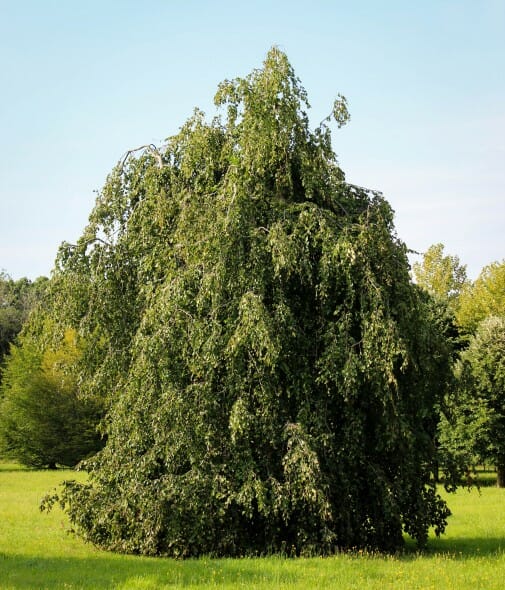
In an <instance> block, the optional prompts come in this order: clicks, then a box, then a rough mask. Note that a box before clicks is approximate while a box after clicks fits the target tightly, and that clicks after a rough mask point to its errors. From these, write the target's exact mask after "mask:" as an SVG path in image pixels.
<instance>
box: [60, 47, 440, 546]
mask: <svg viewBox="0 0 505 590" xmlns="http://www.w3.org/2000/svg"><path fill="white" fill-rule="evenodd" d="M216 103H217V104H218V105H219V106H221V107H222V108H223V109H224V116H223V118H216V119H215V120H213V121H212V122H211V123H208V122H206V120H205V119H204V117H203V114H202V113H200V112H198V111H197V112H195V114H194V116H193V117H192V118H191V119H190V120H189V121H188V122H187V123H186V124H185V125H184V126H183V127H182V128H181V130H180V133H179V134H178V135H176V136H175V137H172V138H170V139H169V140H168V143H167V145H166V146H165V147H164V148H163V150H160V151H159V152H156V153H154V152H153V150H150V151H149V152H147V151H146V152H145V153H144V154H143V155H141V156H140V157H138V158H128V159H127V160H126V161H124V162H122V163H121V165H120V166H118V167H117V168H116V169H115V170H114V171H113V172H112V174H111V175H110V177H109V179H108V181H107V184H106V186H105V188H104V190H103V191H102V193H101V195H100V197H99V199H98V201H97V205H96V207H95V209H94V211H93V213H92V215H91V218H90V225H89V226H88V228H87V229H86V231H85V233H84V235H83V236H82V238H81V239H80V241H79V242H78V244H77V245H75V246H70V245H66V246H64V247H63V248H62V250H61V252H60V257H59V267H58V270H57V272H56V275H55V279H54V280H55V284H57V285H58V287H57V288H55V290H54V301H55V304H54V305H55V309H57V310H58V311H57V315H59V320H58V321H60V322H61V324H62V325H64V324H65V323H66V324H68V325H73V326H75V327H77V328H78V329H79V331H80V332H81V333H82V334H83V335H85V336H86V339H88V340H90V339H93V338H94V339H95V341H96V346H95V347H93V348H92V349H91V348H90V350H88V351H87V352H86V353H85V356H86V355H87V357H86V358H88V361H87V362H88V365H89V367H91V369H90V370H89V371H88V374H87V376H86V378H85V379H84V381H86V380H87V381H86V382H87V383H88V387H89V388H90V389H93V390H94V391H95V392H96V391H101V392H103V394H104V395H106V396H107V399H108V400H109V407H110V409H109V412H108V414H107V418H106V421H105V424H104V428H105V430H106V432H107V435H108V442H107V445H106V446H105V448H104V449H103V450H102V451H101V452H100V453H99V454H98V455H97V456H96V457H95V458H94V459H92V460H91V461H89V462H87V463H86V468H87V469H88V470H89V471H90V483H89V484H75V483H72V482H67V484H66V487H65V491H64V493H63V496H62V498H61V499H62V501H63V502H64V503H65V504H67V508H68V511H69V514H70V518H71V520H72V522H73V524H74V525H75V526H76V527H77V528H78V530H79V531H80V532H81V534H82V535H83V536H84V537H85V538H86V539H88V540H90V541H92V542H93V543H95V544H97V545H99V546H101V547H106V548H109V549H113V550H118V551H125V552H138V553H143V554H152V555H155V554H164V555H174V556H188V555H198V554H202V553H212V554H220V555H243V554H254V553H262V552H266V551H280V552H287V553H290V554H299V553H311V552H314V553H327V552H332V551H334V550H337V549H342V548H358V547H368V548H380V549H386V550H394V549H397V548H398V547H400V546H401V545H402V533H403V531H406V532H407V533H409V534H410V535H412V536H413V537H414V538H415V539H417V541H418V542H419V543H420V544H423V543H424V542H425V541H426V538H427V533H428V529H429V528H430V527H432V526H433V527H435V529H436V531H437V532H441V531H443V530H444V528H445V524H446V517H447V515H448V510H447V508H446V506H445V504H444V502H443V501H442V500H441V498H440V497H439V496H438V495H437V494H436V490H435V487H434V484H433V482H432V481H431V479H430V474H431V472H432V470H433V468H434V462H435V448H434V444H433V440H434V436H435V431H436V426H437V420H438V404H439V402H440V400H441V397H442V395H443V389H444V382H445V381H446V380H447V379H448V378H449V374H450V371H449V356H450V355H449V352H448V350H447V346H446V342H445V340H444V337H443V335H442V333H441V331H440V330H439V329H438V327H437V325H436V324H435V323H434V322H433V321H431V320H432V318H431V316H430V313H431V312H430V310H429V305H428V304H427V300H426V297H425V296H424V295H422V293H421V292H420V290H418V289H417V287H415V286H414V285H412V283H411V281H410V279H409V267H408V262H407V258H406V249H405V247H404V245H403V244H402V243H401V242H400V241H398V240H397V238H396V237H395V234H394V228H393V213H392V210H391V208H390V206H389V205H388V203H387V202H386V201H385V200H384V199H383V198H382V196H381V195H380V194H375V193H370V192H368V191H365V190H363V189H359V188H357V187H353V186H351V185H349V184H347V183H346V182H345V181H344V175H343V173H342V171H341V170H340V168H339V167H338V165H337V161H336V158H335V155H334V153H333V151H332V148H331V144H330V132H329V128H328V127H327V124H326V122H324V123H323V124H322V125H321V126H320V127H319V128H317V129H316V130H315V131H311V130H310V128H309V122H308V118H307V115H306V109H307V107H308V104H307V99H306V95H305V91H304V90H303V88H302V87H301V86H300V83H299V81H298V79H297V78H296V77H295V75H294V73H293V71H292V68H291V66H290V64H289V63H288V61H287V59H286V57H285V55H283V54H282V53H281V52H280V51H278V50H277V49H273V50H271V51H270V53H269V54H268V57H267V59H266V61H265V62H264V65H263V68H262V69H259V70H256V71H254V72H253V73H252V74H250V75H249V76H248V77H247V78H245V79H237V80H233V81H226V82H224V83H223V84H222V85H221V86H220V87H219V90H218V93H217V95H216ZM334 111H335V115H336V116H337V119H338V122H339V123H343V122H345V120H346V119H347V118H348V114H347V110H346V107H345V101H344V100H343V99H341V100H340V102H339V103H338V104H337V105H336V106H335V109H334ZM160 164H161V166H160Z"/></svg>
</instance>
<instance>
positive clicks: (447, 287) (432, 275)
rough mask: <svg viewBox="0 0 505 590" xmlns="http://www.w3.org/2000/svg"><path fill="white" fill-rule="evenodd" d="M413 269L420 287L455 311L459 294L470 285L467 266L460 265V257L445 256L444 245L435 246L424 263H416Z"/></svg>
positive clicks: (428, 252)
mask: <svg viewBox="0 0 505 590" xmlns="http://www.w3.org/2000/svg"><path fill="white" fill-rule="evenodd" d="M412 269H413V272H414V277H415V280H416V283H417V284H418V285H419V286H420V287H422V288H423V289H426V291H428V293H430V294H431V295H433V296H434V297H437V298H439V299H441V300H445V301H447V302H448V303H449V305H450V306H451V308H452V309H453V310H454V309H455V307H456V305H457V300H458V296H459V294H460V293H461V291H462V290H463V289H464V288H465V286H467V285H468V279H467V277H466V265H462V264H461V263H460V261H459V257H458V256H450V255H446V256H444V246H443V244H434V245H432V246H430V247H429V248H428V250H427V251H426V252H425V253H424V255H423V260H422V262H415V263H414V264H413V266H412Z"/></svg>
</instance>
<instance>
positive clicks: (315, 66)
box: [0, 0, 505, 278]
mask: <svg viewBox="0 0 505 590" xmlns="http://www.w3.org/2000/svg"><path fill="white" fill-rule="evenodd" d="M274 44H275V45H278V46H279V47H280V48H281V49H282V50H284V51H285V52H286V53H287V55H288V57H289V59H290V61H291V63H292V65H293V66H294V68H295V71H296V73H297V75H298V76H299V77H300V78H301V80H302V83H303V85H304V86H305V88H306V90H307V92H308V94H309V100H310V102H311V105H312V109H311V119H312V120H313V122H314V123H317V122H319V121H320V120H321V119H322V118H323V117H324V116H325V115H326V114H327V113H328V112H329V110H330V108H331V104H332V102H333V100H334V98H335V97H336V94H337V93H338V92H340V93H342V94H344V95H345V96H346V97H347V99H348V101H349V108H350V111H351V117H352V119H351V122H350V123H349V125H348V126H347V127H345V128H343V129H341V130H335V133H334V138H333V139H334V148H335V151H336V152H337V154H338V156H339V161H340V164H341V166H342V168H343V169H344V171H345V172H346V174H347V180H348V181H349V182H353V183H355V184H360V185H364V186H367V187H371V188H376V189H379V190H382V191H383V192H384V194H385V196H386V198H387V199H388V200H389V201H390V203H391V204H392V206H393V208H394V209H395V211H396V227H397V232H398V235H399V237H400V238H401V239H402V240H404V241H405V242H406V244H407V246H408V247H410V248H412V249H414V250H417V251H423V250H425V249H426V248H427V247H428V246H429V245H431V244H433V243H436V242H442V243H444V244H445V248H446V252H447V253H449V254H456V255H458V256H459V257H460V259H461V262H462V263H465V264H467V265H468V274H469V276H470V277H471V278H475V277H476V276H477V275H478V273H479V272H480V270H481V269H482V267H483V266H485V265H487V264H489V263H490V262H492V261H494V260H502V259H503V258H505V67H504V66H505V0H481V1H475V0H473V1H471V2H470V1H466V0H425V1H424V2H414V1H409V0H402V1H400V0H399V1H396V2H395V1H388V0H384V1H382V2H379V1H378V0H377V1H372V0H369V1H360V0H355V1H353V2H349V1H345V2H340V1H338V0H333V1H330V0H328V1H322V0H312V1H304V2H298V1H296V0H289V1H284V0H281V1H275V0H268V1H263V0H259V1H258V0H257V1H255V2H244V3H241V2H238V1H236V0H235V1H234V2H231V1H220V0H213V1H212V2H210V1H209V2H207V1H203V0H186V1H185V2H176V1H169V0H166V1H161V0H145V1H144V2H138V0H137V1H135V2H132V1H130V0H121V1H120V0H100V1H98V0H86V1H85V2H76V1H70V0H39V1H37V0H24V1H23V0H0V76H1V86H0V132H1V139H0V150H1V154H0V269H3V270H5V271H6V272H8V273H9V274H10V275H11V276H12V277H13V278H20V277H21V276H28V277H30V278H35V277H36V276H38V275H42V274H44V275H48V274H49V273H50V271H51V268H52V266H53V262H54V258H55V255H56V251H57V248H58V245H59V244H60V243H61V242H62V241H63V240H66V241H70V242H73V241H75V240H76V239H77V237H78V236H79V235H80V234H81V232H82V230H83V228H84V226H85V225H86V222H87V218H88V215H89V213H90V211H91V209H92V207H93V203H94V200H95V197H96V195H95V193H94V191H96V190H98V189H100V188H101V186H102V185H103V182H104V180H105V177H106V175H107V173H108V172H109V171H110V169H111V168H112V167H113V165H114V164H115V163H116V162H117V161H118V159H119V158H120V157H121V156H122V154H124V152H125V151H127V150H128V149H130V148H133V147H137V146H138V145H141V144H145V143H150V142H154V143H156V144H160V143H162V142H163V140H164V139H165V138H166V137H167V136H170V135H172V134H174V133H176V132H177V130H178V128H179V127H180V126H181V125H182V124H183V122H184V121H185V120H186V118H187V117H188V116H190V114H191V112H192V110H193V107H195V106H198V107H200V108H202V109H203V110H205V111H206V112H207V113H208V114H209V115H213V114H214V107H213V106H212V99H213V95H214V92H215V89H216V87H217V84H218V83H219V82H220V81H221V80H223V79H224V78H230V77H235V76H242V75H246V74H247V73H248V72H249V71H250V70H251V69H252V68H254V67H259V66H261V62H262V60H263V58H264V57H265V54H266V52H267V51H268V49H269V48H270V47H271V46H272V45H274Z"/></svg>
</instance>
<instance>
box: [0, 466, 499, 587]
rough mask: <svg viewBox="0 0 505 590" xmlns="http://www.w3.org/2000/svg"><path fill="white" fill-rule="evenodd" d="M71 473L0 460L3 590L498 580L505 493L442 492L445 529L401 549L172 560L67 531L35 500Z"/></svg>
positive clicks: (479, 583)
mask: <svg viewBox="0 0 505 590" xmlns="http://www.w3.org/2000/svg"><path fill="white" fill-rule="evenodd" d="M83 477H84V476H83V474H75V473H73V472H70V471H67V472H62V471H59V472H48V471H25V470H20V469H19V468H18V467H17V466H16V465H8V464H5V463H3V464H0V588H1V589H2V590H3V589H28V588H37V589H44V588H47V589H51V590H52V589H63V588H66V589H70V588H87V589H88V588H89V589H98V590H100V589H105V588H107V589H123V588H124V589H126V588H138V589H146V588H152V589H159V588H171V589H174V588H195V589H204V588H262V589H267V588H268V589H277V588H281V589H282V588H286V589H287V588H296V589H300V590H301V589H310V588H321V589H328V588H339V589H340V588H356V589H357V588H360V589H361V588H372V589H381V590H383V589H385V588H395V589H401V588H418V589H423V590H426V589H430V588H434V589H435V588H436V589H437V590H446V589H452V588H454V589H457V590H464V589H466V588H468V589H470V588H471V589H472V590H475V589H483V590H484V589H485V590H488V589H494V588H496V589H500V590H502V589H503V588H504V587H505V490H499V489H496V488H495V487H483V488H482V489H481V491H480V493H479V492H478V491H477V490H472V491H471V492H468V491H467V490H464V489H462V490H460V491H458V493H457V494H451V495H450V496H448V500H449V505H450V507H451V510H452V511H453V516H451V517H450V519H449V527H448V531H447V534H446V535H444V536H443V537H442V538H441V539H433V540H431V541H430V544H429V548H428V550H427V551H426V552H424V553H422V554H418V553H416V552H415V550H410V549H409V550H408V551H407V552H406V553H405V554H404V555H401V556H394V557H392V556H366V555H338V556H335V557H330V558H313V559H283V558H279V557H270V558H258V559H215V560H214V559H207V558H202V559H198V560H187V561H176V560H172V559H153V558H144V557H135V556H124V555H116V554H111V553H106V552H103V551H98V550H97V549H95V548H93V547H91V546H89V545H86V544H85V543H83V542H82V541H80V540H79V539H78V538H76V537H75V536H73V535H71V534H68V533H67V532H66V531H67V528H68V523H67V520H66V518H65V515H64V514H63V513H62V512H61V511H60V510H59V509H55V510H53V512H51V513H50V514H49V515H47V514H45V513H40V512H39V509H38V506H39V502H40V499H41V497H42V496H43V495H44V494H45V493H46V492H48V491H50V490H51V489H52V488H54V487H55V486H56V485H57V484H58V483H59V482H60V481H61V480H62V479H64V478H69V479H70V478H83Z"/></svg>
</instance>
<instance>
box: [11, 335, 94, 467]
mask: <svg viewBox="0 0 505 590" xmlns="http://www.w3.org/2000/svg"><path fill="white" fill-rule="evenodd" d="M80 355H81V352H80V350H79V346H78V344H77V337H76V334H75V332H74V331H72V330H68V331H67V332H66V333H65V336H64V340H63V342H62V343H61V344H60V346H59V347H58V348H57V349H56V350H51V349H46V350H45V351H44V352H40V351H38V350H37V349H36V347H35V346H34V344H33V343H32V342H30V341H29V340H28V339H27V338H25V339H22V340H21V344H20V346H14V345H12V346H11V355H10V357H7V364H6V368H5V374H4V380H3V383H2V386H1V390H0V453H2V454H3V455H4V456H5V457H8V458H11V459H15V460H17V461H20V462H21V463H23V464H24V465H27V466H30V467H50V468H55V467H56V465H57V464H59V465H63V466H68V467H73V466H74V465H76V464H77V463H78V462H79V461H80V460H81V459H83V458H84V457H88V456H89V455H91V454H93V453H95V452H96V451H97V450H98V449H99V448H101V446H102V443H101V438H100V436H99V434H98V433H97V428H96V427H97V423H98V420H99V417H100V410H101V408H100V406H99V404H97V403H96V402H93V401H91V400H83V399H81V398H80V397H79V388H78V385H77V381H76V378H75V366H76V364H77V362H78V361H79V357H80Z"/></svg>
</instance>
